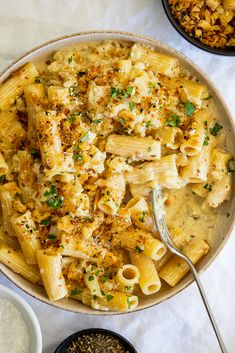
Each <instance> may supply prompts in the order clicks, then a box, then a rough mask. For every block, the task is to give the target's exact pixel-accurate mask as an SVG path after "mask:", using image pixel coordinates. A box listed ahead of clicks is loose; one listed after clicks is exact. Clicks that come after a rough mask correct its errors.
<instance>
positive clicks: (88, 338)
mask: <svg viewBox="0 0 235 353" xmlns="http://www.w3.org/2000/svg"><path fill="white" fill-rule="evenodd" d="M55 353H137V351H136V350H135V348H134V347H133V346H132V344H131V343H130V342H128V341H127V340H126V339H125V338H124V337H122V336H120V335H119V334H117V333H115V332H113V331H109V330H105V329H99V328H94V329H87V330H82V331H78V332H76V333H74V334H73V335H71V336H69V337H67V338H66V339H65V340H64V341H63V342H62V343H61V344H60V345H59V347H58V348H57V349H56V351H55Z"/></svg>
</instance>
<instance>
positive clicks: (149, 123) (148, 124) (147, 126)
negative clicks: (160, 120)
mask: <svg viewBox="0 0 235 353" xmlns="http://www.w3.org/2000/svg"><path fill="white" fill-rule="evenodd" d="M150 125H151V120H148V121H147V122H146V124H145V126H146V129H148V128H149V126H150Z"/></svg>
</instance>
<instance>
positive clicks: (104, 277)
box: [101, 276, 109, 283]
mask: <svg viewBox="0 0 235 353" xmlns="http://www.w3.org/2000/svg"><path fill="white" fill-rule="evenodd" d="M108 279H109V278H108V277H107V276H103V277H102V278H101V282H102V283H105V282H107V280H108Z"/></svg>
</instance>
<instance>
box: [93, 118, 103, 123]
mask: <svg viewBox="0 0 235 353" xmlns="http://www.w3.org/2000/svg"><path fill="white" fill-rule="evenodd" d="M92 123H93V124H100V123H102V119H96V120H93V121H92Z"/></svg>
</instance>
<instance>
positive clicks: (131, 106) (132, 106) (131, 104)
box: [129, 102, 135, 112]
mask: <svg viewBox="0 0 235 353" xmlns="http://www.w3.org/2000/svg"><path fill="white" fill-rule="evenodd" d="M134 106H135V103H134V102H130V103H129V109H130V111H131V112H132V110H133V109H134Z"/></svg>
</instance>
